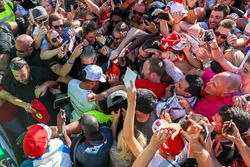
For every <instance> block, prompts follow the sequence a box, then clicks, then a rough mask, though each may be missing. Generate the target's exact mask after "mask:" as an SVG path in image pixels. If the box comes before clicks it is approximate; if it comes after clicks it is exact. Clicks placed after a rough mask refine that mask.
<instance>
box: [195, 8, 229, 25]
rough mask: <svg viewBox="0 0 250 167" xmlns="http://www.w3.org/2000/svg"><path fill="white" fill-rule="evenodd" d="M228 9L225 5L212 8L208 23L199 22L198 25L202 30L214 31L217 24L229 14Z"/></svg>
mask: <svg viewBox="0 0 250 167" xmlns="http://www.w3.org/2000/svg"><path fill="white" fill-rule="evenodd" d="M229 11H230V9H229V7H228V6H227V5H225V4H216V5H215V6H213V8H212V11H211V14H210V16H209V19H208V22H207V23H206V22H201V23H200V24H199V25H200V27H201V28H204V29H215V28H216V27H217V26H218V24H219V23H220V22H221V21H222V20H223V19H225V18H226V16H227V15H228V14H229Z"/></svg>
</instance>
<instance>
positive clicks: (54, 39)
mask: <svg viewBox="0 0 250 167" xmlns="http://www.w3.org/2000/svg"><path fill="white" fill-rule="evenodd" d="M60 38H61V37H60V36H59V35H58V36H57V37H55V38H52V39H51V42H53V43H56V42H57V41H58V39H60Z"/></svg>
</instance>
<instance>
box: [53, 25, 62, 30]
mask: <svg viewBox="0 0 250 167" xmlns="http://www.w3.org/2000/svg"><path fill="white" fill-rule="evenodd" d="M53 27H54V28H55V29H59V28H63V25H62V24H61V25H54V26H53Z"/></svg>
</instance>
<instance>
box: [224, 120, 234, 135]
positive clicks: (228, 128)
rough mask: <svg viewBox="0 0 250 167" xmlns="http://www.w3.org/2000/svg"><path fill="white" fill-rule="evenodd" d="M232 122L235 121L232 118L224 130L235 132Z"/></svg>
mask: <svg viewBox="0 0 250 167" xmlns="http://www.w3.org/2000/svg"><path fill="white" fill-rule="evenodd" d="M232 122H233V120H232V119H231V120H230V122H229V124H228V126H227V127H226V128H225V130H224V131H225V132H226V133H232V132H233V128H232Z"/></svg>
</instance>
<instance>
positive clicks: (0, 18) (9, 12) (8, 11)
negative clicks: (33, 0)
mask: <svg viewBox="0 0 250 167" xmlns="http://www.w3.org/2000/svg"><path fill="white" fill-rule="evenodd" d="M3 3H4V8H5V10H4V11H2V12H0V22H12V21H16V17H15V13H14V11H13V9H14V4H13V3H12V2H11V1H8V2H7V1H4V2H3Z"/></svg>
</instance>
